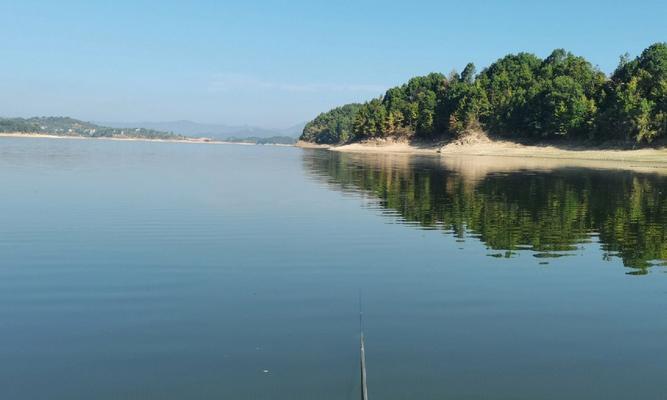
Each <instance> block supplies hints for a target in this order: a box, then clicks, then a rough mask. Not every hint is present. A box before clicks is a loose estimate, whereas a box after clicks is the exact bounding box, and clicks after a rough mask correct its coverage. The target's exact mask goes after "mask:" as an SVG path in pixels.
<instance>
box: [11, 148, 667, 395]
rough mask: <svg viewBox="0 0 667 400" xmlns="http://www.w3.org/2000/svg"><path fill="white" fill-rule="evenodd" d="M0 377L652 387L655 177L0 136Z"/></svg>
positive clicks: (254, 385)
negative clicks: (361, 339)
mask: <svg viewBox="0 0 667 400" xmlns="http://www.w3.org/2000/svg"><path fill="white" fill-rule="evenodd" d="M0 187H2V196H1V197H0V207H1V208H0V209H1V210H3V211H0V358H1V359H2V360H3V362H2V363H0V397H2V398H3V399H4V398H7V399H93V398H94V399H118V398H124V399H146V398H155V399H182V398H192V399H210V398H230V399H231V398H234V399H306V398H308V399H310V398H318V399H354V398H358V358H357V357H358V352H357V350H358V349H357V346H358V343H357V341H358V336H357V335H358V315H357V313H358V300H357V299H358V291H359V289H362V290H363V293H364V294H363V296H364V308H365V326H366V328H365V329H366V337H367V357H368V360H367V361H368V368H369V371H368V379H369V385H370V388H369V390H370V394H371V395H372V396H373V398H376V399H407V398H422V399H563V398H568V399H627V398H641V399H662V398H666V397H667V383H665V382H666V381H665V380H664V376H665V373H666V372H667V367H666V365H667V345H665V340H664V339H665V337H666V335H667V318H665V311H664V310H665V309H666V307H667V275H666V274H665V272H666V271H667V268H665V267H664V266H663V264H664V260H665V259H667V237H666V229H667V209H666V207H667V200H666V197H665V194H664V191H665V190H666V189H667V180H666V178H665V177H663V176H660V175H657V174H650V173H637V172H629V171H614V170H598V169H585V168H567V167H562V166H557V167H550V166H549V165H547V164H546V163H545V164H543V165H532V166H526V165H522V164H519V165H511V166H509V167H508V166H507V165H506V164H503V163H497V164H494V163H493V162H489V161H488V159H487V160H486V161H485V162H475V161H474V160H470V159H446V160H445V159H442V160H441V159H440V158H438V157H408V156H387V155H384V156H383V155H350V154H338V153H333V152H327V151H313V150H301V149H296V148H284V147H262V146H229V145H194V144H176V143H140V142H130V143H128V142H113V141H84V140H45V139H2V140H0Z"/></svg>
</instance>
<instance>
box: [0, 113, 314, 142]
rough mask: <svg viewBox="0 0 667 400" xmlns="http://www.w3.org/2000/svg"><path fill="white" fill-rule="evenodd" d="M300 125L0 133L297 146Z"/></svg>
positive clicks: (43, 121)
mask: <svg viewBox="0 0 667 400" xmlns="http://www.w3.org/2000/svg"><path fill="white" fill-rule="evenodd" d="M304 125H305V124H300V125H297V126H294V127H290V128H286V129H276V130H270V129H264V128H256V127H251V126H241V127H234V126H229V125H222V124H199V123H196V122H192V121H174V122H144V123H93V122H87V121H82V120H78V119H74V118H70V117H32V118H0V133H24V134H41V135H55V136H71V137H90V138H128V139H129V138H137V139H162V140H188V139H204V138H206V139H211V140H219V141H228V142H238V143H253V144H294V143H295V142H296V137H298V135H299V134H300V133H301V130H302V129H303V126H304Z"/></svg>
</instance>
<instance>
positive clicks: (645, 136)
mask: <svg viewBox="0 0 667 400" xmlns="http://www.w3.org/2000/svg"><path fill="white" fill-rule="evenodd" d="M605 97H606V98H605V101H604V102H603V109H602V111H601V112H600V115H599V125H600V132H601V134H603V135H607V136H609V137H613V138H618V139H624V140H631V139H634V140H636V141H638V142H641V141H646V142H651V141H653V140H654V139H656V138H659V137H665V136H667V43H656V44H654V45H652V46H650V47H649V48H647V49H646V50H644V51H643V52H642V54H641V55H640V56H639V57H637V58H636V59H634V60H632V61H629V60H628V59H627V57H624V58H622V59H621V63H620V64H619V66H618V68H617V69H616V71H615V72H614V74H613V75H612V77H611V80H610V81H609V82H607V85H606V87H605Z"/></svg>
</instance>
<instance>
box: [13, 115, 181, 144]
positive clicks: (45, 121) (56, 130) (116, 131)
mask: <svg viewBox="0 0 667 400" xmlns="http://www.w3.org/2000/svg"><path fill="white" fill-rule="evenodd" d="M0 133H37V134H44V135H57V136H77V137H127V138H142V139H184V138H185V137H184V136H181V135H176V134H174V133H170V132H162V131H156V130H153V129H145V128H109V127H106V126H100V125H97V124H93V123H90V122H85V121H80V120H77V119H74V118H69V117H33V118H0Z"/></svg>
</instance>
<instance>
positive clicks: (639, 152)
mask: <svg viewBox="0 0 667 400" xmlns="http://www.w3.org/2000/svg"><path fill="white" fill-rule="evenodd" d="M473 136H474V137H473V138H465V137H464V138H462V139H457V140H450V141H440V142H430V143H427V142H410V141H408V140H395V139H371V140H366V141H363V142H356V143H349V144H344V145H319V144H314V143H305V142H302V141H299V142H297V144H296V146H297V147H301V148H311V149H312V148H314V149H327V150H330V151H339V152H349V153H387V154H413V155H433V156H476V157H481V156H491V157H507V158H518V159H555V160H562V161H566V160H572V161H593V162H596V161H597V162H617V163H642V164H649V163H650V164H653V165H655V166H656V168H667V148H666V147H655V148H641V149H625V148H622V147H620V146H618V147H605V146H590V145H583V144H576V143H575V144H559V143H549V142H544V143H536V144H524V143H518V142H511V141H506V140H494V139H490V138H488V137H486V135H473ZM619 167H622V166H619ZM643 167H647V165H643Z"/></svg>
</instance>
